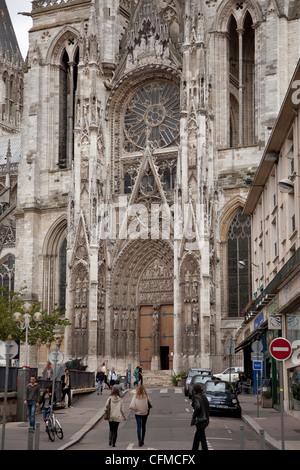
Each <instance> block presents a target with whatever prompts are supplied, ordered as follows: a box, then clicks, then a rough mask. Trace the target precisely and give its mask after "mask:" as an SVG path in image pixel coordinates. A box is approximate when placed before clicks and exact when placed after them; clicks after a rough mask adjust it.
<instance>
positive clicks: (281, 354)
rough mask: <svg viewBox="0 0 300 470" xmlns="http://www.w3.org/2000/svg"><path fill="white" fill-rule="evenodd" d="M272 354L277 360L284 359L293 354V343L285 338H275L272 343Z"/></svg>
mask: <svg viewBox="0 0 300 470" xmlns="http://www.w3.org/2000/svg"><path fill="white" fill-rule="evenodd" d="M270 354H271V356H272V357H274V359H276V360H277V361H284V360H285V359H288V358H289V357H290V355H291V354H292V346H291V343H290V342H289V341H288V340H287V339H285V338H275V339H273V341H272V342H271V344H270Z"/></svg>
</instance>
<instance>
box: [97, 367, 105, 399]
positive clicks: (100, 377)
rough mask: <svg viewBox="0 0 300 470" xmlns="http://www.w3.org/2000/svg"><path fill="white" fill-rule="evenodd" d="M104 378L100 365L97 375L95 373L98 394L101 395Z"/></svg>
mask: <svg viewBox="0 0 300 470" xmlns="http://www.w3.org/2000/svg"><path fill="white" fill-rule="evenodd" d="M104 379H105V375H104V372H103V371H102V367H99V369H98V372H97V375H96V381H97V383H98V395H99V394H101V395H102V390H103V384H104Z"/></svg>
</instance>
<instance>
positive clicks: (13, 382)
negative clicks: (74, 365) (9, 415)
mask: <svg viewBox="0 0 300 470" xmlns="http://www.w3.org/2000/svg"><path fill="white" fill-rule="evenodd" d="M5 369H6V368H5V367H0V393H3V392H4V387H5ZM18 370H19V368H18V367H9V370H8V389H7V391H8V392H16V391H17V390H18ZM31 375H34V376H35V377H36V378H37V375H38V370H37V368H28V383H29V382H30V376H31ZM70 379H71V388H72V389H78V388H92V387H94V386H95V374H94V372H86V371H81V370H70ZM37 382H38V383H39V384H40V387H41V392H43V391H45V390H46V387H47V386H48V385H52V382H51V381H48V380H42V379H37ZM59 390H61V382H60V377H59V379H56V386H55V392H56V393H57V394H58V395H59Z"/></svg>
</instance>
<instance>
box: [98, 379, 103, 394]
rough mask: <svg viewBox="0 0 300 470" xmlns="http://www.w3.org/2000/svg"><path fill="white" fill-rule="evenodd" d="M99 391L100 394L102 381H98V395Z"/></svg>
mask: <svg viewBox="0 0 300 470" xmlns="http://www.w3.org/2000/svg"><path fill="white" fill-rule="evenodd" d="M100 390H101V393H102V390H103V381H102V380H100V379H98V393H99V392H100Z"/></svg>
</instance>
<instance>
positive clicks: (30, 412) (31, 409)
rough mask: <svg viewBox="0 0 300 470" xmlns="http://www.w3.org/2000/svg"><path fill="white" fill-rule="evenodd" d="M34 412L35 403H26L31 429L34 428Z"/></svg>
mask: <svg viewBox="0 0 300 470" xmlns="http://www.w3.org/2000/svg"><path fill="white" fill-rule="evenodd" d="M35 410H36V402H33V401H29V402H27V411H28V416H29V426H30V427H31V428H33V429H34V428H35Z"/></svg>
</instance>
